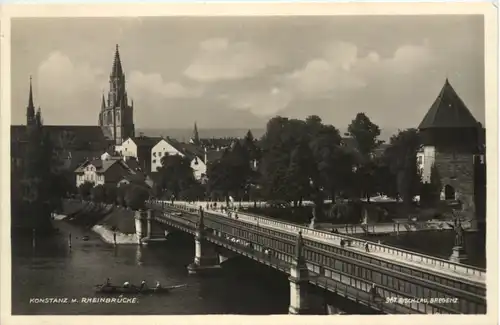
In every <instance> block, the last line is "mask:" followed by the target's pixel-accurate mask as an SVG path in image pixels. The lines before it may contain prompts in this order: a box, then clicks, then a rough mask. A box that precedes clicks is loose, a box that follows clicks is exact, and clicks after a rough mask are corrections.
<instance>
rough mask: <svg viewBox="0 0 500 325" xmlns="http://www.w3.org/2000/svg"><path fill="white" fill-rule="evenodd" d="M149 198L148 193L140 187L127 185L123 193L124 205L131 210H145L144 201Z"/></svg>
mask: <svg viewBox="0 0 500 325" xmlns="http://www.w3.org/2000/svg"><path fill="white" fill-rule="evenodd" d="M148 198H149V191H148V190H147V189H146V188H145V187H144V186H140V185H135V184H129V186H127V189H126V192H125V203H126V204H127V207H129V208H131V209H132V210H141V209H144V208H145V203H146V200H147V199H148Z"/></svg>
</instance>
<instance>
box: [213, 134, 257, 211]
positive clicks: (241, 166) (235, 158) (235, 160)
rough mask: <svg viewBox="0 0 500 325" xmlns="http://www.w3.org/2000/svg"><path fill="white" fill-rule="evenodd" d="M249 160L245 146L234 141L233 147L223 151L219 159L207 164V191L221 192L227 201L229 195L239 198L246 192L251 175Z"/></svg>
mask: <svg viewBox="0 0 500 325" xmlns="http://www.w3.org/2000/svg"><path fill="white" fill-rule="evenodd" d="M250 161H251V158H250V153H249V150H247V147H245V146H244V145H242V144H241V143H240V142H239V141H238V142H236V143H235V144H234V146H233V148H231V149H230V150H226V152H224V154H223V155H222V157H221V159H219V160H218V161H216V162H214V163H213V164H210V165H209V166H208V169H207V177H208V189H209V191H210V192H219V193H222V195H223V196H224V198H225V200H226V201H227V202H228V201H229V195H233V196H235V197H236V198H238V199H241V198H242V197H243V196H245V194H247V192H248V189H249V184H250V181H251V179H252V177H253V171H252V169H251V166H250Z"/></svg>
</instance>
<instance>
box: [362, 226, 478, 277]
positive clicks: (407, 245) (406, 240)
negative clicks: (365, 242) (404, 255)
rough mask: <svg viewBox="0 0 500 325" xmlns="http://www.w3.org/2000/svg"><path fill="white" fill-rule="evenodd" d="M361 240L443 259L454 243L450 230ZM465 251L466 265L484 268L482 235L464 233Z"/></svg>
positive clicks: (448, 254)
mask: <svg viewBox="0 0 500 325" xmlns="http://www.w3.org/2000/svg"><path fill="white" fill-rule="evenodd" d="M362 238H366V239H369V240H373V241H378V240H380V241H381V242H382V243H383V244H387V245H392V246H396V247H400V248H403V249H407V250H411V251H414V252H419V253H423V254H427V255H432V256H436V257H439V258H443V259H449V257H450V255H451V253H452V249H453V246H454V243H455V233H454V232H453V231H452V230H436V231H432V230H431V231H420V232H408V233H400V234H399V235H387V236H380V235H377V236H362ZM465 249H466V252H467V256H468V260H467V261H466V263H467V264H469V265H472V266H476V267H481V268H486V242H485V237H484V235H482V234H481V233H480V232H466V233H465Z"/></svg>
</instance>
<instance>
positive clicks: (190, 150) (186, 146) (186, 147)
mask: <svg viewBox="0 0 500 325" xmlns="http://www.w3.org/2000/svg"><path fill="white" fill-rule="evenodd" d="M164 140H165V141H167V142H168V143H169V144H170V145H171V146H172V147H174V148H175V149H176V150H177V151H179V152H180V153H182V154H183V155H185V156H186V157H188V158H189V159H194V158H195V157H198V158H202V157H203V156H204V155H205V151H204V150H203V149H202V148H200V147H198V146H196V145H194V144H191V143H182V142H179V141H177V140H175V139H172V138H167V139H164Z"/></svg>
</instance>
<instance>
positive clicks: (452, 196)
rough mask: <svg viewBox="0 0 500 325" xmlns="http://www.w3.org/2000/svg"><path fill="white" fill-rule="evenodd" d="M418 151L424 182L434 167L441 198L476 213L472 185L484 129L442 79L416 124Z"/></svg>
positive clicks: (481, 156)
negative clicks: (441, 190) (422, 116)
mask: <svg viewBox="0 0 500 325" xmlns="http://www.w3.org/2000/svg"><path fill="white" fill-rule="evenodd" d="M418 129H419V133H420V135H421V139H422V150H421V152H420V153H419V155H418V157H417V159H418V162H419V165H420V167H421V170H422V178H423V181H424V182H430V181H431V180H430V175H431V169H432V166H436V167H437V171H438V173H439V176H440V179H441V183H442V184H443V190H444V197H445V199H447V200H459V201H460V202H461V203H462V207H463V210H464V211H467V212H470V214H471V215H476V213H475V206H476V199H477V198H476V197H475V195H476V194H477V192H478V191H477V190H475V189H476V188H478V186H479V184H477V183H478V180H479V178H481V177H480V175H479V173H480V170H482V168H479V167H480V166H479V165H484V150H485V141H484V139H485V136H484V135H485V129H484V128H483V127H482V125H481V123H479V122H478V121H477V120H476V119H475V118H474V116H473V115H472V113H471V112H470V111H469V109H468V108H467V106H466V105H465V103H464V102H463V101H462V99H461V98H460V97H459V96H458V94H457V93H456V91H455V90H454V89H453V87H452V85H451V84H450V82H449V80H448V79H446V81H445V83H444V85H443V87H442V89H441V91H440V92H439V95H438V96H437V98H436V100H435V101H434V102H433V104H432V105H431V107H430V109H429V111H428V112H427V114H426V115H425V116H424V118H423V120H422V122H421V123H420V125H419V127H418Z"/></svg>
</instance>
